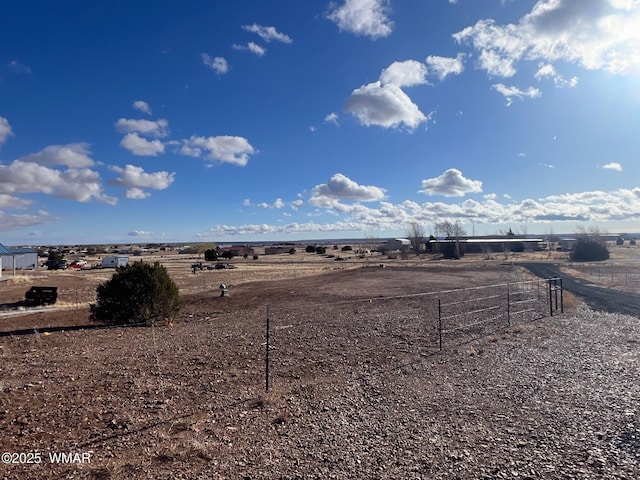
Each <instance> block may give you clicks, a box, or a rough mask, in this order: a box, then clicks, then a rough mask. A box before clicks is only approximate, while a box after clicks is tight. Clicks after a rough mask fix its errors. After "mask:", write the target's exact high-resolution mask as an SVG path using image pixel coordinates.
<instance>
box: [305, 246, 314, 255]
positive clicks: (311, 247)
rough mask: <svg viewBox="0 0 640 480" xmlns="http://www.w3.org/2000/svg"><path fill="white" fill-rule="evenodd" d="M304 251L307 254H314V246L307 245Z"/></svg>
mask: <svg viewBox="0 0 640 480" xmlns="http://www.w3.org/2000/svg"><path fill="white" fill-rule="evenodd" d="M304 251H305V252H307V253H315V251H316V246H315V245H307V248H305V249H304Z"/></svg>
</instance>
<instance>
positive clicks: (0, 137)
mask: <svg viewBox="0 0 640 480" xmlns="http://www.w3.org/2000/svg"><path fill="white" fill-rule="evenodd" d="M12 136H13V130H12V129H11V125H9V120H7V119H6V118H4V117H0V146H2V144H3V143H4V142H6V141H7V138H9V137H12Z"/></svg>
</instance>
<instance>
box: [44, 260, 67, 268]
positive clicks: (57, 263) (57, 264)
mask: <svg viewBox="0 0 640 480" xmlns="http://www.w3.org/2000/svg"><path fill="white" fill-rule="evenodd" d="M44 265H45V266H46V267H47V269H48V270H66V269H67V266H68V265H67V261H66V260H47V261H46V262H45V263H44Z"/></svg>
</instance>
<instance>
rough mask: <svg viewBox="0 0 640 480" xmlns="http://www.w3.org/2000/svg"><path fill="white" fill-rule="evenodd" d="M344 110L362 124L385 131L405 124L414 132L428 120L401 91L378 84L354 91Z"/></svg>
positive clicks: (397, 88)
mask: <svg viewBox="0 0 640 480" xmlns="http://www.w3.org/2000/svg"><path fill="white" fill-rule="evenodd" d="M345 110H346V111H347V112H348V113H351V114H353V115H355V116H356V117H357V118H358V119H359V120H360V123H362V124H363V125H367V126H369V125H378V126H381V127H384V128H389V127H399V126H401V125H403V124H404V125H405V126H406V127H408V128H409V129H411V130H413V129H415V128H416V127H417V126H418V125H420V123H422V122H424V121H425V120H427V117H426V116H425V115H424V114H423V113H422V112H421V111H420V109H419V108H418V106H417V105H416V104H415V103H413V102H412V101H411V99H410V98H409V96H408V95H407V94H406V93H405V92H404V91H402V89H401V88H400V87H398V86H396V85H394V84H391V83H388V84H386V85H382V84H381V83H380V82H379V81H378V82H374V83H370V84H368V85H364V86H362V87H360V88H357V89H355V90H354V91H353V92H352V93H351V96H350V97H349V99H348V100H347V102H346V105H345Z"/></svg>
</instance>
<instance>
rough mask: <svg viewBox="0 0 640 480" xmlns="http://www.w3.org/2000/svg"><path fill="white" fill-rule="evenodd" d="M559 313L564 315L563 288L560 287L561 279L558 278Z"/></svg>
mask: <svg viewBox="0 0 640 480" xmlns="http://www.w3.org/2000/svg"><path fill="white" fill-rule="evenodd" d="M560 313H564V288H563V287H562V277H560Z"/></svg>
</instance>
